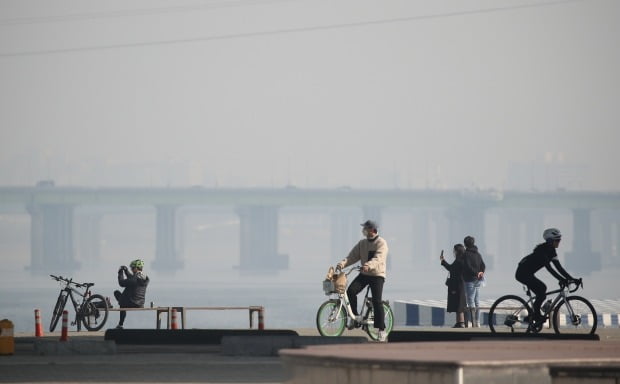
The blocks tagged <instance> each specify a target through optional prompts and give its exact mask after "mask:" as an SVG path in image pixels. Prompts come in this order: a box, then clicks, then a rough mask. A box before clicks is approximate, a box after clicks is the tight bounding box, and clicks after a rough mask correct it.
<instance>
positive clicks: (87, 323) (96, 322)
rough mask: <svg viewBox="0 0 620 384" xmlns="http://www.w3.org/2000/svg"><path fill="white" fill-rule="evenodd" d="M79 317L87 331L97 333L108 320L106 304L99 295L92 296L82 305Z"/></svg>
mask: <svg viewBox="0 0 620 384" xmlns="http://www.w3.org/2000/svg"><path fill="white" fill-rule="evenodd" d="M80 317H81V318H82V323H84V327H86V329H88V330H89V331H98V330H100V329H101V328H102V327H103V325H104V324H105V322H106V320H108V303H107V302H106V300H105V298H104V297H103V296H101V295H92V296H91V297H89V298H88V300H86V302H85V303H84V304H83V305H82V308H81V311H80Z"/></svg>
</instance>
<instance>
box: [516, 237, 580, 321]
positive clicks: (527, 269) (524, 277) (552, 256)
mask: <svg viewBox="0 0 620 384" xmlns="http://www.w3.org/2000/svg"><path fill="white" fill-rule="evenodd" d="M543 238H544V239H545V242H544V243H542V244H539V245H537V246H536V248H534V252H532V253H531V254H530V255H528V256H525V257H524V258H523V259H521V261H520V262H519V266H518V267H517V272H516V274H515V277H516V279H517V281H519V282H521V283H523V284H525V285H526V286H527V287H528V289H530V290H531V291H532V292H534V294H535V295H536V300H535V301H534V306H533V310H534V313H533V316H532V317H530V319H532V320H533V321H534V322H540V321H543V320H544V316H543V315H542V314H541V313H540V307H541V306H542V304H543V302H544V301H545V298H546V296H547V286H546V285H545V283H543V282H542V281H540V280H539V279H537V278H536V277H535V276H534V274H535V273H536V272H538V271H539V270H540V269H542V267H545V268H547V271H549V273H551V274H552V275H553V277H555V278H556V279H557V280H558V281H562V282H566V281H570V280H575V279H574V278H573V277H572V276H571V275H570V274H569V273H568V272H566V270H565V269H564V268H563V267H562V265H561V264H560V260H559V259H558V254H557V252H556V249H557V248H558V247H559V246H560V241H561V240H562V233H560V230H559V229H557V228H548V229H545V231H544V232H543ZM551 263H553V266H555V268H556V269H557V272H556V271H555V270H554V269H553V267H552V266H551ZM558 272H559V273H558Z"/></svg>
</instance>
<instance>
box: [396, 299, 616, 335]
mask: <svg viewBox="0 0 620 384" xmlns="http://www.w3.org/2000/svg"><path fill="white" fill-rule="evenodd" d="M591 303H592V305H593V306H594V309H595V310H596V313H597V318H598V319H597V320H598V327H615V328H617V327H618V325H619V321H618V320H619V317H620V315H619V314H620V300H592V301H591ZM492 304H493V301H492V300H490V301H489V300H483V301H481V302H480V308H481V309H480V323H481V324H483V325H487V324H488V322H487V319H488V313H489V308H490V307H491V305H492ZM392 309H393V310H394V325H396V326H424V327H431V326H435V327H448V326H452V325H453V324H454V323H455V314H454V313H447V312H446V300H411V301H402V300H396V301H395V302H394V305H393V306H392ZM586 317H587V319H586ZM586 317H584V320H585V321H586V322H587V323H588V324H590V323H592V321H593V320H594V319H592V318H591V317H592V316H591V315H589V316H586ZM560 324H561V325H565V324H566V318H560Z"/></svg>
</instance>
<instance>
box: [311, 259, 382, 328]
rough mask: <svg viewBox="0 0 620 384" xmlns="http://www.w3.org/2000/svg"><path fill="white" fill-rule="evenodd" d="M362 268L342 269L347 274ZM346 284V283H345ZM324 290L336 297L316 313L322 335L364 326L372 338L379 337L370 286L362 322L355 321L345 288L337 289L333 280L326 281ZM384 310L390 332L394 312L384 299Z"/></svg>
mask: <svg viewBox="0 0 620 384" xmlns="http://www.w3.org/2000/svg"><path fill="white" fill-rule="evenodd" d="M359 270H361V268H360V267H354V268H351V269H349V270H348V271H346V272H345V271H342V272H341V273H345V276H349V274H350V273H351V272H353V271H359ZM345 285H346V284H345ZM323 291H324V292H325V294H326V295H328V296H330V295H335V297H333V298H331V299H329V300H327V301H326V302H324V303H323V304H321V306H320V307H319V310H318V311H317V314H316V326H317V328H318V330H319V333H320V334H321V335H322V336H332V337H333V336H340V335H342V334H343V332H344V329H345V328H347V329H349V330H351V329H354V328H362V330H364V331H365V332H366V333H367V334H368V336H370V338H371V339H372V340H378V339H379V330H378V329H377V328H375V327H374V318H375V317H374V310H373V306H372V297H370V287H368V288H366V295H365V296H364V301H363V305H362V310H361V311H360V315H361V316H362V321H361V322H356V321H355V315H354V314H353V309H352V308H351V304H350V303H349V297H348V296H347V294H346V291H345V290H344V289H336V287H335V285H334V284H333V281H331V284H330V281H329V280H328V281H325V283H324V284H323ZM383 310H384V311H385V317H384V319H385V332H386V333H387V334H389V333H390V332H391V331H392V328H393V327H394V313H393V312H392V308H390V303H389V302H388V301H386V300H384V301H383Z"/></svg>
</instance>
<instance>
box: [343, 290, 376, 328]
mask: <svg viewBox="0 0 620 384" xmlns="http://www.w3.org/2000/svg"><path fill="white" fill-rule="evenodd" d="M369 293H370V287H366V294H365V295H364V301H363V303H364V306H363V308H362V310H361V311H360V315H361V316H362V318H363V320H362V324H369V322H370V320H373V319H367V318H366V316H367V315H368V307H367V305H366V303H367V302H368V295H369ZM338 299H339V303H340V305H339V306H338V310H337V311H336V313H338V312H339V311H340V309H342V308H343V307H344V309H345V311H346V312H347V316H348V317H349V318H350V319H355V314H354V313H353V308H352V307H351V302H350V301H349V296H348V295H347V293H346V292H345V293H338Z"/></svg>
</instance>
